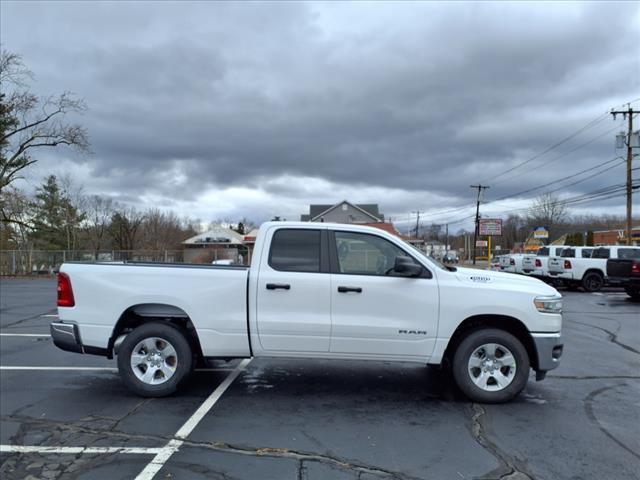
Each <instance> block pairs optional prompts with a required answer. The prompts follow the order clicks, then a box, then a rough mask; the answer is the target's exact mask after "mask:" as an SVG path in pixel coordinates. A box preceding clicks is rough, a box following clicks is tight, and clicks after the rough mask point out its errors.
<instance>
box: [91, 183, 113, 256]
mask: <svg viewBox="0 0 640 480" xmlns="http://www.w3.org/2000/svg"><path fill="white" fill-rule="evenodd" d="M113 212H114V210H113V200H112V199H110V198H105V197H100V196H98V195H92V196H90V197H87V198H86V200H85V205H84V213H85V234H86V238H87V243H88V244H89V246H90V247H91V249H92V250H93V252H94V254H97V253H98V252H99V251H100V250H101V249H103V248H105V246H106V244H107V242H108V240H109V227H110V225H111V217H112V215H113Z"/></svg>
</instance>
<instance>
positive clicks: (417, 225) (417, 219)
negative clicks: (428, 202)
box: [411, 210, 424, 240]
mask: <svg viewBox="0 0 640 480" xmlns="http://www.w3.org/2000/svg"><path fill="white" fill-rule="evenodd" d="M411 213H415V214H416V240H417V239H418V231H419V230H420V214H421V213H424V212H421V211H420V210H417V211H415V212H411Z"/></svg>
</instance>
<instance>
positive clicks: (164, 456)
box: [135, 358, 251, 480]
mask: <svg viewBox="0 0 640 480" xmlns="http://www.w3.org/2000/svg"><path fill="white" fill-rule="evenodd" d="M250 361H251V359H249V358H246V359H244V360H242V361H241V362H240V363H239V364H238V366H237V367H236V368H235V369H234V370H233V371H232V372H231V373H230V374H229V376H228V377H227V378H225V379H224V381H223V382H222V383H221V384H220V385H218V388H216V389H215V390H214V391H213V392H211V395H209V397H207V399H206V400H205V401H204V403H203V404H202V405H200V407H198V409H197V410H196V411H195V413H194V414H193V415H191V417H189V419H188V420H187V421H186V422H185V423H184V424H183V425H182V427H180V430H178V431H177V432H176V434H175V438H174V439H173V440H170V441H169V442H168V443H167V444H166V445H165V446H164V447H163V448H162V449H161V451H160V452H158V453H157V454H156V456H155V457H154V458H153V460H151V462H149V463H148V464H147V466H146V467H145V468H144V470H142V472H140V473H139V474H138V476H137V477H136V478H135V480H151V479H152V478H153V477H154V476H155V475H156V473H158V472H159V471H160V469H161V468H162V467H163V466H164V464H165V463H167V461H168V460H169V458H171V455H173V454H174V453H175V452H177V451H178V450H179V449H180V447H181V446H182V444H183V443H184V440H185V439H186V438H187V437H188V436H189V435H190V434H191V432H192V431H193V429H194V428H196V426H197V425H198V423H200V420H202V419H203V418H204V416H205V415H206V414H207V413H209V410H211V409H212V408H213V406H214V405H215V404H216V403H217V402H218V400H220V397H222V394H223V393H224V392H225V391H226V390H227V388H229V386H230V385H231V384H232V383H233V381H234V380H235V379H236V378H238V375H240V373H241V372H242V371H243V370H244V369H245V368H246V367H247V365H248V364H249V362H250Z"/></svg>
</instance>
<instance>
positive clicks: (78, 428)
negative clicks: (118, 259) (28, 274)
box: [0, 279, 640, 480]
mask: <svg viewBox="0 0 640 480" xmlns="http://www.w3.org/2000/svg"><path fill="white" fill-rule="evenodd" d="M0 287H1V288H0V290H1V310H0V317H1V319H0V320H1V322H0V333H1V334H2V335H1V336H0V415H1V423H0V444H1V445H2V446H1V450H0V463H1V466H0V477H1V478H3V479H24V478H27V479H30V480H33V479H52V478H61V479H72V478H83V479H84V478H86V479H89V478H91V479H101V478H104V479H132V478H138V479H140V480H142V479H149V478H156V479H211V478H213V479H278V480H281V479H291V480H303V479H312V480H325V479H337V480H341V479H362V480H369V479H377V478H381V479H384V478H398V479H414V478H415V479H470V478H481V479H512V480H515V479H519V480H522V479H527V478H529V479H549V480H555V479H639V478H640V304H638V303H633V302H631V301H630V300H629V299H628V298H627V296H626V295H624V294H623V293H621V292H619V291H614V290H610V291H605V292H602V293H599V294H587V293H582V292H563V294H564V295H565V311H566V313H565V317H564V318H565V323H564V336H565V355H564V358H563V361H562V364H561V366H560V368H559V369H557V370H555V371H554V372H551V373H550V374H549V376H548V377H547V379H546V380H545V381H543V382H535V381H534V379H533V378H531V379H530V382H529V384H528V386H527V389H526V390H525V392H524V394H523V395H521V396H520V397H519V398H518V399H517V400H516V401H514V402H512V403H509V404H504V405H478V404H472V403H469V402H468V401H466V400H465V399H464V398H462V397H461V396H460V394H458V393H457V392H456V390H455V388H454V387H453V386H452V384H451V381H450V379H449V378H448V376H447V375H445V374H443V373H442V372H440V371H438V370H433V369H427V368H425V367H422V366H419V365H408V364H400V365H398V364H390V363H381V362H380V363H365V362H338V361H336V362H329V361H318V360H304V361H302V360H292V361H286V360H268V359H255V360H252V361H250V362H249V361H243V362H238V361H235V362H230V363H225V362H216V363H215V364H212V365H210V368H206V369H201V370H199V371H197V372H196V373H195V374H194V376H193V377H192V379H191V380H190V381H189V383H188V384H187V385H185V387H184V388H183V389H182V390H181V392H180V393H179V394H178V395H176V396H174V397H170V398H164V399H142V398H139V397H136V396H134V395H132V394H130V393H129V392H128V391H127V390H126V389H125V388H124V386H123V385H122V384H121V382H120V380H119V378H118V376H117V373H116V371H115V366H116V365H115V362H114V361H110V360H107V359H104V358H101V357H96V356H89V355H77V354H72V353H66V352H62V351H60V350H58V349H57V348H55V347H54V346H53V344H52V343H51V340H50V338H49V337H48V336H47V334H48V324H49V322H50V321H51V320H52V319H53V318H55V312H56V309H55V282H54V280H49V279H34V280H30V279H27V280H19V279H8V280H7V279H3V280H0Z"/></svg>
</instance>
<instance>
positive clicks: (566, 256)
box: [549, 247, 595, 290]
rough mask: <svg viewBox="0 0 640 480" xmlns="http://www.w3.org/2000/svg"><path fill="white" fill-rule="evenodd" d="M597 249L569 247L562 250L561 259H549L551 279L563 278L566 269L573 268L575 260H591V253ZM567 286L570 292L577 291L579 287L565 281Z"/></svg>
mask: <svg viewBox="0 0 640 480" xmlns="http://www.w3.org/2000/svg"><path fill="white" fill-rule="evenodd" d="M594 248H595V247H567V248H565V249H564V250H562V253H561V254H560V256H559V257H549V277H550V278H561V277H560V274H561V273H564V271H565V268H566V269H570V268H571V267H572V265H573V264H572V259H573V258H591V253H592V252H593V249H594ZM564 283H565V286H566V287H567V288H568V289H569V290H575V289H576V288H578V285H577V284H576V283H574V282H567V281H564Z"/></svg>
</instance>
